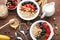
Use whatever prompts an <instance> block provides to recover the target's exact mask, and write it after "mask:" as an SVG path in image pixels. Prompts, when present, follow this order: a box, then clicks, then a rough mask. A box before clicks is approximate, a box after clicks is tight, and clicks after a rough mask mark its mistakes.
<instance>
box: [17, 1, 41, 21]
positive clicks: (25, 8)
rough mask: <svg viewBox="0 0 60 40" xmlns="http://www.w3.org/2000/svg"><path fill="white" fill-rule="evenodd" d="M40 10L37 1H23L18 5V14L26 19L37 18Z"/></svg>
mask: <svg viewBox="0 0 60 40" xmlns="http://www.w3.org/2000/svg"><path fill="white" fill-rule="evenodd" d="M39 12H40V7H39V6H38V4H37V3H36V2H35V1H31V0H25V1H21V2H20V3H19V4H18V6H17V13H18V16H19V17H20V18H22V19H24V20H33V19H35V18H36V17H37V16H38V14H39Z"/></svg>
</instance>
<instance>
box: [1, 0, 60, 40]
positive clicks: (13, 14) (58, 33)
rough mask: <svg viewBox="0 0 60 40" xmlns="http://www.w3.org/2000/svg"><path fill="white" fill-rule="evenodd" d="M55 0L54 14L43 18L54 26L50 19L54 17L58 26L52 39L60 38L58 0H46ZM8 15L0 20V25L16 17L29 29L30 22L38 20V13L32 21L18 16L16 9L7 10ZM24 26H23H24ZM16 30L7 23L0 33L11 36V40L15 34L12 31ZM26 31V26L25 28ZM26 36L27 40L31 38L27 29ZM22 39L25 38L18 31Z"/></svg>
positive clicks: (59, 39) (59, 8)
mask: <svg viewBox="0 0 60 40" xmlns="http://www.w3.org/2000/svg"><path fill="white" fill-rule="evenodd" d="M53 1H54V2H55V3H56V11H55V14H54V15H53V16H51V17H49V18H47V17H45V18H44V20H46V21H48V22H49V23H51V24H52V26H53V28H54V21H53V20H52V18H54V17H55V18H56V22H57V26H58V30H57V31H56V30H54V31H55V33H56V35H54V36H53V38H52V40H60V0H48V2H53ZM8 14H9V16H8V17H7V18H6V19H3V20H0V26H2V25H4V24H5V23H7V22H8V21H9V20H10V19H11V18H18V20H19V21H20V23H25V24H26V25H27V28H28V29H29V28H30V26H31V24H32V23H33V22H35V21H37V20H40V15H41V13H40V15H39V16H38V17H37V18H36V19H34V20H32V21H25V20H22V19H21V18H19V17H18V15H17V12H16V10H14V11H10V10H9V12H8ZM24 28H25V27H24ZM8 30H9V31H10V33H5V32H6V31H8ZM17 31H18V28H17V29H16V30H14V29H12V28H11V27H10V26H9V25H7V26H6V27H4V28H3V29H2V30H0V34H4V35H8V36H13V38H11V40H14V39H15V35H14V33H15V32H17ZM25 31H26V28H25ZM27 32H28V33H27V37H28V39H29V40H32V39H31V37H30V34H29V30H27ZM19 36H21V37H22V38H23V40H25V37H24V35H23V34H22V33H20V35H19Z"/></svg>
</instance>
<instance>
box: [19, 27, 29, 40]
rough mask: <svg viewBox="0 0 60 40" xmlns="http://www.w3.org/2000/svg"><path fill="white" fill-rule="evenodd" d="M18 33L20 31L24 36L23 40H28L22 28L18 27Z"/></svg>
mask: <svg viewBox="0 0 60 40" xmlns="http://www.w3.org/2000/svg"><path fill="white" fill-rule="evenodd" d="M19 31H20V32H21V33H23V34H24V36H25V38H26V40H28V38H27V36H26V33H25V32H24V29H23V27H22V26H19Z"/></svg>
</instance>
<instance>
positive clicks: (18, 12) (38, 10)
mask: <svg viewBox="0 0 60 40" xmlns="http://www.w3.org/2000/svg"><path fill="white" fill-rule="evenodd" d="M26 1H30V2H33V3H34V4H35V5H36V6H37V8H38V9H37V13H36V15H35V16H34V17H32V18H24V17H22V15H21V14H20V11H19V8H20V6H21V4H22V3H24V2H26ZM26 1H21V2H20V3H19V4H18V6H17V14H18V16H19V17H20V18H21V19H24V20H33V19H35V18H36V17H37V16H38V15H39V12H40V7H39V5H38V4H37V3H36V2H35V1H32V0H26Z"/></svg>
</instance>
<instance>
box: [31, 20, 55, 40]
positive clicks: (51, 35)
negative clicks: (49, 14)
mask: <svg viewBox="0 0 60 40" xmlns="http://www.w3.org/2000/svg"><path fill="white" fill-rule="evenodd" d="M39 22H46V23H47V24H48V25H49V27H50V30H51V33H50V36H49V37H48V39H47V40H51V38H52V37H53V35H54V31H53V27H52V25H51V24H50V23H48V22H47V21H44V20H39V21H36V22H34V23H33V24H32V25H31V28H30V36H31V38H32V39H33V40H37V39H36V38H35V37H34V36H33V34H32V28H33V27H34V26H35V24H37V23H39Z"/></svg>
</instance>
